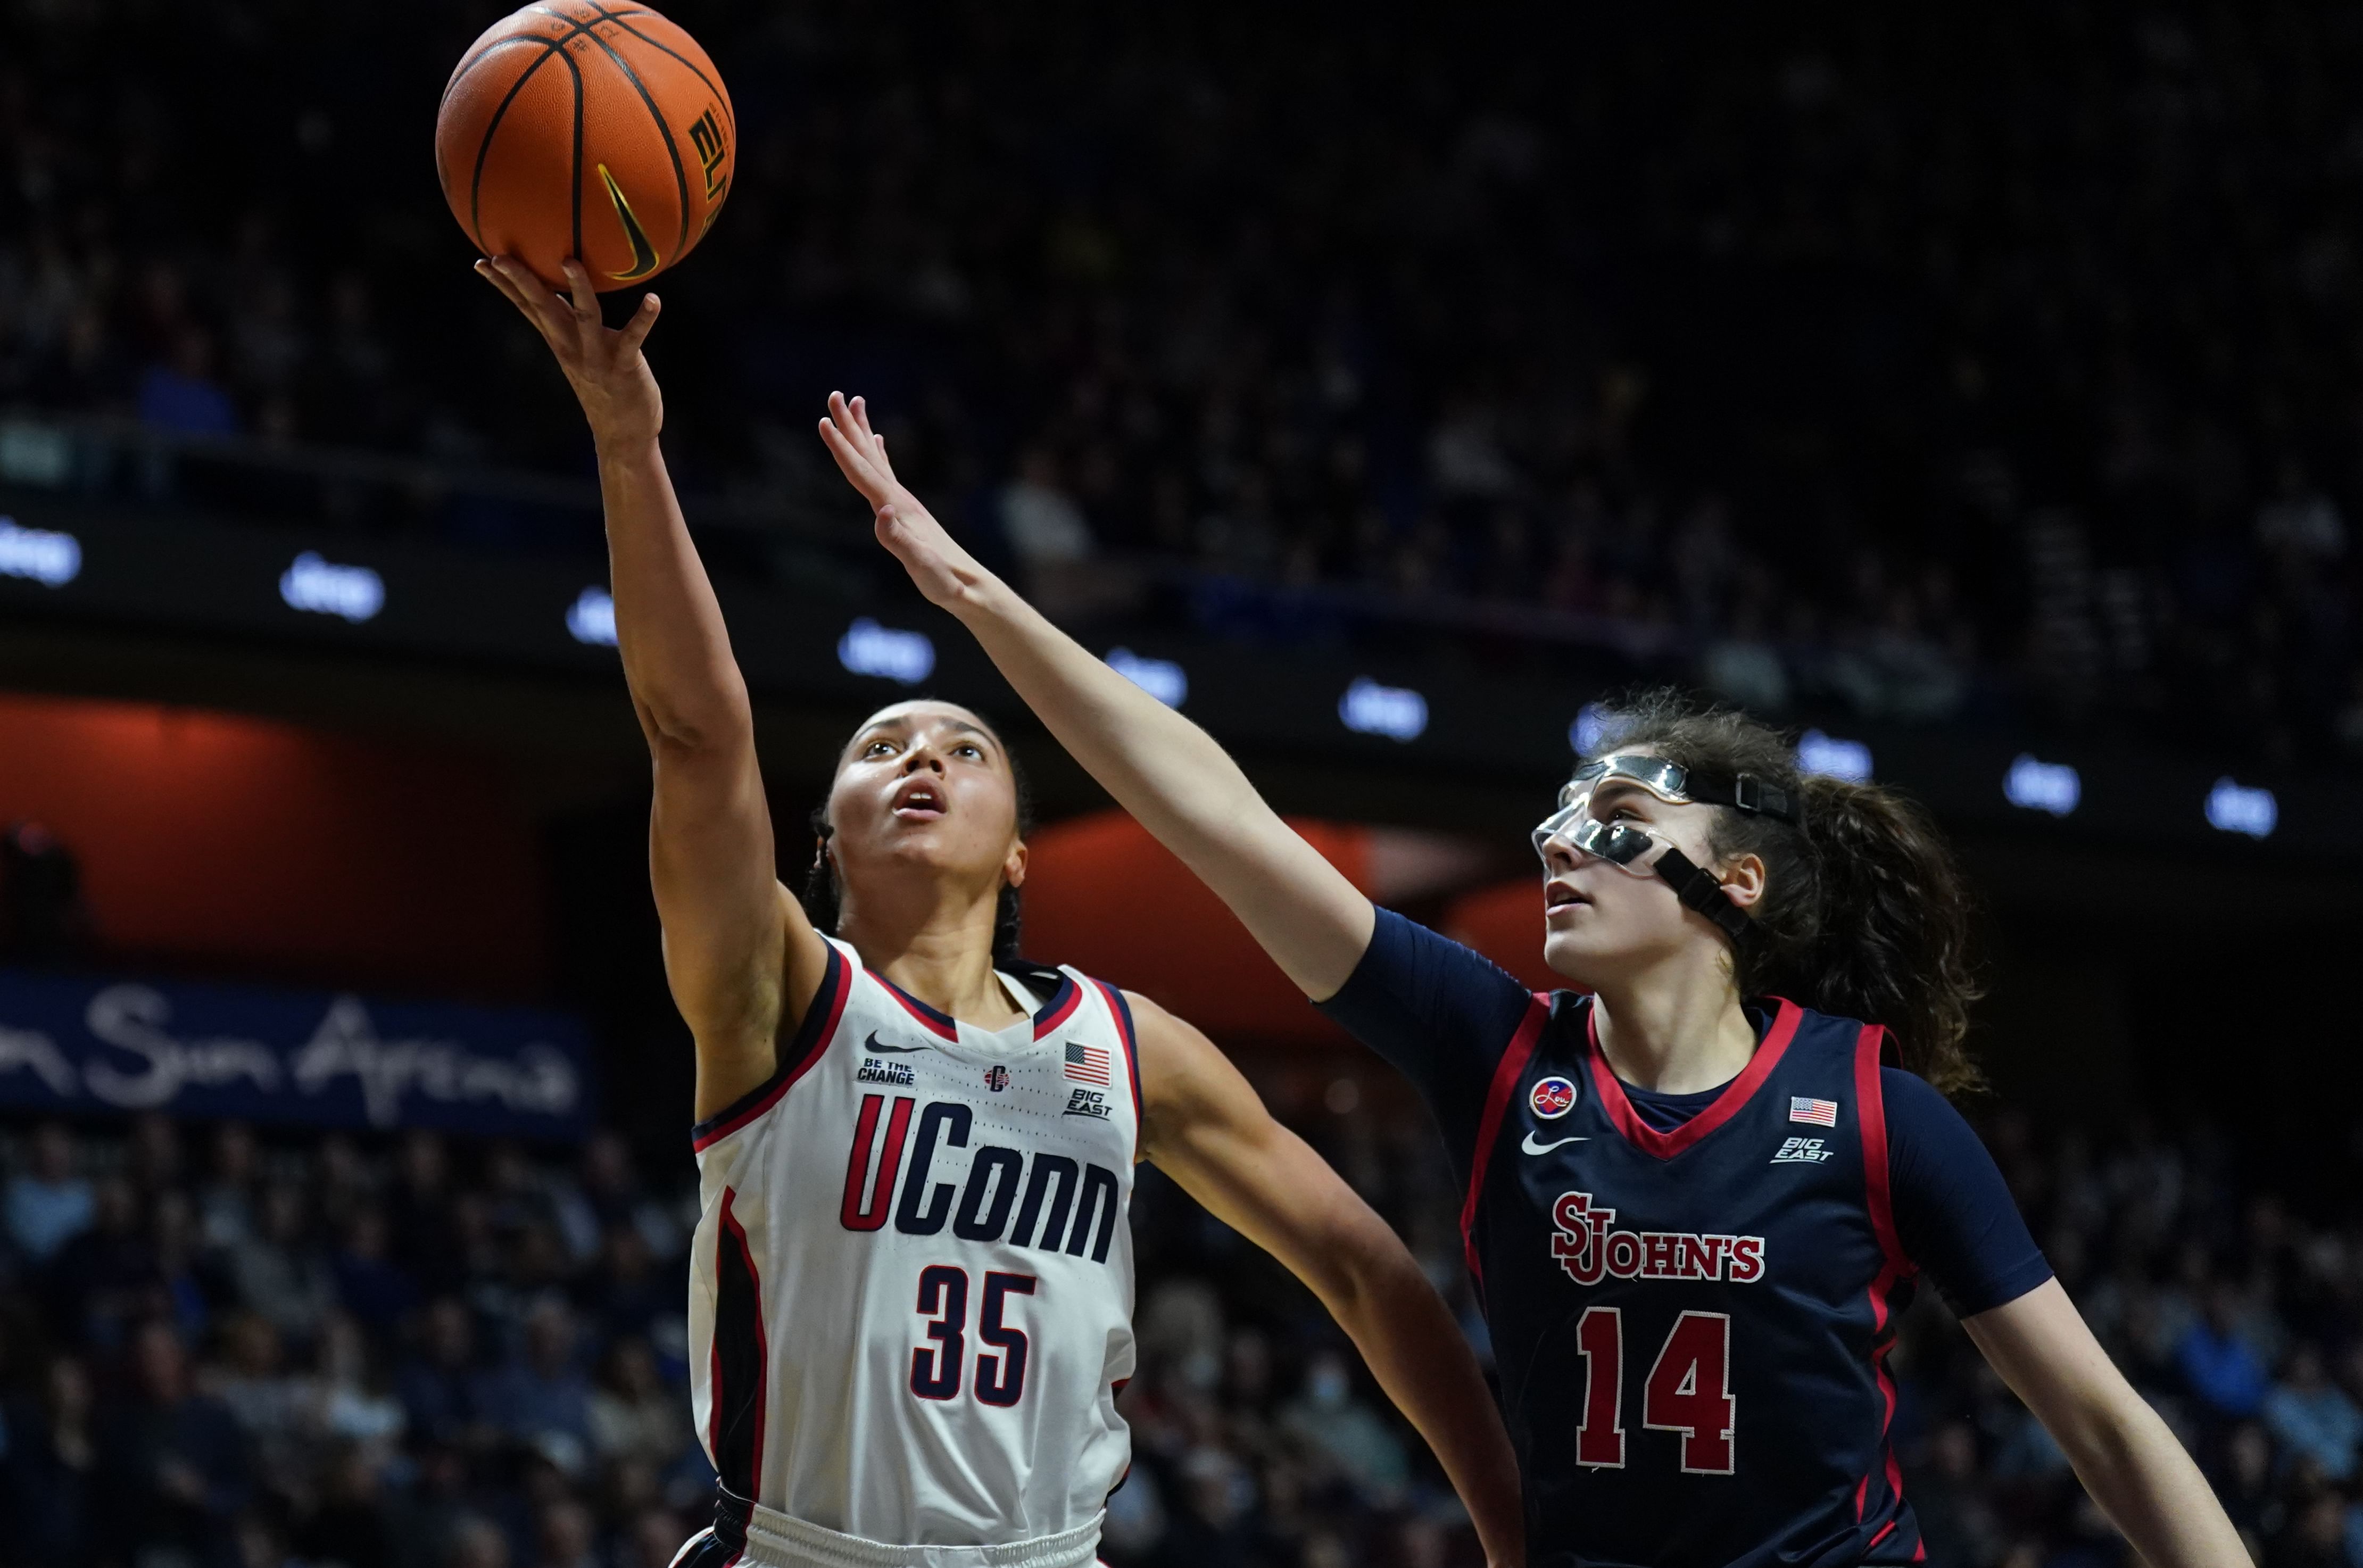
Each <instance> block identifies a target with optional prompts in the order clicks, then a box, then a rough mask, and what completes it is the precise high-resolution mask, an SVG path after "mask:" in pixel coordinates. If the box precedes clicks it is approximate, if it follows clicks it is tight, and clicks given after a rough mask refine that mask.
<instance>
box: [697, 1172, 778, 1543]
mask: <svg viewBox="0 0 2363 1568" xmlns="http://www.w3.org/2000/svg"><path fill="white" fill-rule="evenodd" d="M737 1197H738V1188H736V1187H724V1188H723V1189H722V1215H721V1226H722V1229H723V1230H725V1231H727V1233H728V1234H729V1235H730V1236H732V1237H733V1238H735V1239H736V1240H737V1241H738V1256H739V1257H740V1258H742V1259H744V1260H745V1262H746V1264H747V1283H748V1284H749V1285H750V1286H751V1287H752V1288H753V1290H754V1292H755V1313H754V1320H755V1367H756V1377H755V1396H754V1398H755V1403H754V1411H755V1440H754V1442H753V1443H752V1444H751V1445H749V1452H750V1453H751V1454H752V1455H753V1460H752V1462H751V1463H750V1464H749V1467H748V1468H749V1471H750V1473H749V1476H748V1480H749V1483H750V1485H749V1488H748V1490H749V1495H750V1496H751V1495H752V1493H753V1492H754V1490H755V1489H756V1488H757V1487H760V1486H761V1485H762V1484H763V1418H764V1416H765V1414H766V1410H765V1407H766V1406H767V1405H768V1404H769V1403H770V1393H771V1342H770V1336H769V1335H768V1334H767V1333H766V1332H765V1330H764V1328H763V1276H762V1275H761V1274H760V1273H756V1271H755V1249H754V1248H752V1247H750V1246H749V1245H748V1244H747V1232H746V1230H745V1229H743V1228H742V1227H741V1226H740V1225H739V1223H738V1216H737V1215H736V1214H734V1213H732V1212H731V1207H730V1206H731V1203H732V1202H733V1200H735V1199H736V1198H737ZM716 1244H717V1245H718V1244H719V1240H718V1239H717V1243H716ZM719 1270H720V1260H719V1259H717V1260H716V1272H717V1273H718V1272H719ZM712 1354H713V1363H712V1372H711V1373H710V1379H709V1386H708V1388H707V1396H708V1397H707V1402H706V1412H705V1426H706V1433H705V1451H706V1452H707V1453H709V1454H714V1455H716V1456H719V1454H720V1453H721V1451H722V1407H723V1398H722V1336H721V1335H719V1334H716V1336H715V1337H714V1349H713V1351H712ZM731 1561H732V1562H737V1561H738V1558H737V1557H735V1556H734V1557H733V1558H732V1559H731Z"/></svg>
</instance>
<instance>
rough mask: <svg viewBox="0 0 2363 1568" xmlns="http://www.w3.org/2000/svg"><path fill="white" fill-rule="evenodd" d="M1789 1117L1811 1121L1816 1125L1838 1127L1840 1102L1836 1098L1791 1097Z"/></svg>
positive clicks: (1794, 1119) (1792, 1119)
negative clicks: (1811, 1098)
mask: <svg viewBox="0 0 2363 1568" xmlns="http://www.w3.org/2000/svg"><path fill="white" fill-rule="evenodd" d="M1789 1119H1790V1120H1791V1121H1803V1122H1810V1123H1812V1124H1813V1125H1814V1126H1815V1127H1836V1126H1837V1124H1838V1103H1837V1102H1836V1100H1809V1099H1807V1098H1805V1096H1804V1095H1791V1096H1790V1098H1789Z"/></svg>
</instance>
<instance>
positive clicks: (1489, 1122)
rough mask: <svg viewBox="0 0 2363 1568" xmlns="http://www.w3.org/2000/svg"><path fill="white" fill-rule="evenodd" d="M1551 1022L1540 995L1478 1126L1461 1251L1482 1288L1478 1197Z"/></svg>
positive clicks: (1546, 1000)
mask: <svg viewBox="0 0 2363 1568" xmlns="http://www.w3.org/2000/svg"><path fill="white" fill-rule="evenodd" d="M1549 1018H1550V996H1549V995H1548V993H1546V992H1542V991H1537V992H1536V993H1535V994H1534V1000H1533V1001H1531V1002H1529V1003H1527V1004H1526V1016H1525V1018H1523V1019H1521V1020H1520V1021H1519V1023H1518V1032H1517V1033H1515V1034H1514V1035H1512V1036H1511V1037H1510V1043H1509V1044H1508V1045H1507V1046H1505V1047H1504V1048H1503V1051H1502V1060H1501V1061H1500V1062H1496V1063H1495V1064H1494V1066H1493V1082H1492V1084H1490V1085H1489V1086H1488V1087H1487V1088H1486V1090H1485V1114H1484V1115H1483V1116H1482V1117H1481V1118H1479V1120H1478V1123H1477V1148H1476V1151H1475V1157H1474V1158H1473V1159H1472V1160H1471V1161H1470V1167H1469V1193H1468V1195H1467V1196H1466V1197H1463V1198H1462V1199H1461V1200H1460V1251H1461V1254H1462V1255H1463V1256H1464V1257H1466V1258H1467V1259H1468V1260H1469V1277H1470V1279H1473V1280H1475V1281H1476V1282H1477V1283H1478V1284H1480V1285H1482V1284H1484V1283H1485V1271H1484V1269H1483V1268H1482V1267H1481V1266H1480V1265H1479V1263H1478V1262H1477V1197H1478V1195H1479V1194H1480V1193H1482V1192H1483V1191H1484V1190H1485V1173H1486V1171H1487V1169H1488V1168H1489V1167H1490V1166H1491V1165H1492V1162H1493V1145H1494V1144H1495V1143H1496V1142H1498V1141H1500V1140H1501V1136H1502V1114H1503V1112H1504V1111H1506V1110H1507V1109H1508V1108H1509V1106H1510V1092H1511V1091H1512V1090H1513V1089H1515V1088H1516V1087H1517V1086H1518V1079H1519V1078H1520V1077H1521V1076H1522V1075H1523V1074H1524V1073H1525V1070H1526V1060H1527V1058H1529V1057H1531V1056H1533V1055H1534V1053H1535V1042H1536V1041H1537V1040H1540V1039H1542V1037H1543V1025H1544V1024H1545V1023H1547V1022H1548V1021H1549Z"/></svg>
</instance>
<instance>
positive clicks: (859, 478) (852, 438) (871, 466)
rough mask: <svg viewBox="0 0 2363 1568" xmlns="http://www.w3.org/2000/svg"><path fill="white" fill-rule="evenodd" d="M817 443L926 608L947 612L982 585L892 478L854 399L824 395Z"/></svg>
mask: <svg viewBox="0 0 2363 1568" xmlns="http://www.w3.org/2000/svg"><path fill="white" fill-rule="evenodd" d="M820 439H821V442H822V444H823V445H825V446H826V447H827V448H828V455H829V456H831V457H833V458H835V459H836V460H837V466H838V470H839V471H840V472H842V473H844V475H845V477H846V478H847V479H848V480H849V481H850V482H851V483H852V485H853V487H854V488H855V489H856V490H859V491H860V492H861V495H862V497H863V499H865V500H867V501H868V502H869V503H870V508H871V512H872V513H873V514H875V516H876V518H877V525H878V542H879V543H880V544H882V545H884V546H885V547H886V548H887V550H890V551H891V552H893V557H894V559H895V560H897V561H899V562H902V563H903V566H904V570H905V571H907V572H909V573H910V574H911V581H912V582H914V583H915V584H918V588H919V592H920V593H921V594H923V595H926V598H927V602H928V603H930V604H934V605H939V606H943V607H944V608H946V609H949V608H951V607H952V606H954V605H955V604H956V603H958V602H959V600H960V598H961V597H962V596H963V595H965V594H966V593H967V592H968V591H969V590H970V589H971V588H973V587H975V586H976V585H977V584H979V583H982V581H984V579H985V577H986V575H987V574H986V573H985V570H984V568H983V567H982V566H980V565H978V564H977V562H976V558H975V557H974V556H972V555H971V554H969V552H968V551H967V550H962V549H961V548H960V546H959V545H958V544H957V543H955V542H954V541H953V539H952V536H951V535H950V534H949V532H947V531H946V530H945V528H944V526H943V524H941V523H939V522H937V521H936V518H935V514H933V513H931V512H929V511H928V510H927V509H926V507H925V506H921V505H920V504H919V498H918V497H917V496H915V495H912V494H911V492H910V491H909V490H907V489H905V488H904V484H903V482H902V481H901V480H899V479H897V478H895V477H894V465H893V463H891V462H888V461H887V459H886V438H885V437H883V436H882V435H880V434H878V432H876V431H875V430H872V429H871V428H870V410H869V408H868V406H866V405H865V404H864V403H863V401H862V400H861V399H860V398H859V397H857V398H855V399H853V400H852V401H851V402H850V403H849V402H847V401H846V397H845V394H843V393H841V392H832V393H830V394H829V395H828V416H827V417H826V418H824V419H822V420H821V422H820Z"/></svg>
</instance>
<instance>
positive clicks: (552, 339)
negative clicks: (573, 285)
mask: <svg viewBox="0 0 2363 1568" xmlns="http://www.w3.org/2000/svg"><path fill="white" fill-rule="evenodd" d="M476 272H477V274H478V275H479V276H481V277H483V279H484V280H485V281H486V282H488V283H490V284H492V285H493V286H494V288H496V289H498V290H500V291H501V294H502V295H503V297H505V299H507V301H508V302H509V303H510V304H511V305H513V306H516V311H517V314H518V315H519V316H522V317H525V318H526V320H527V323H528V324H530V325H531V326H532V328H533V329H534V330H535V331H537V332H538V333H540V334H541V340H542V341H543V342H545V343H548V344H549V346H550V348H551V349H553V350H557V351H558V352H560V354H563V353H564V352H565V350H566V348H567V342H566V340H565V339H561V338H560V337H559V336H558V335H557V333H556V331H555V330H554V328H553V327H552V324H551V320H550V313H549V310H548V309H547V308H545V307H544V306H542V305H541V304H540V303H539V302H538V301H536V300H535V299H534V297H533V295H531V294H530V293H529V292H528V291H527V288H526V287H525V285H523V284H520V283H519V282H518V281H517V278H516V273H515V272H513V271H512V270H511V269H510V268H509V267H507V266H505V265H503V263H502V261H501V260H500V259H499V258H494V260H492V261H479V262H477V263H476Z"/></svg>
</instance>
